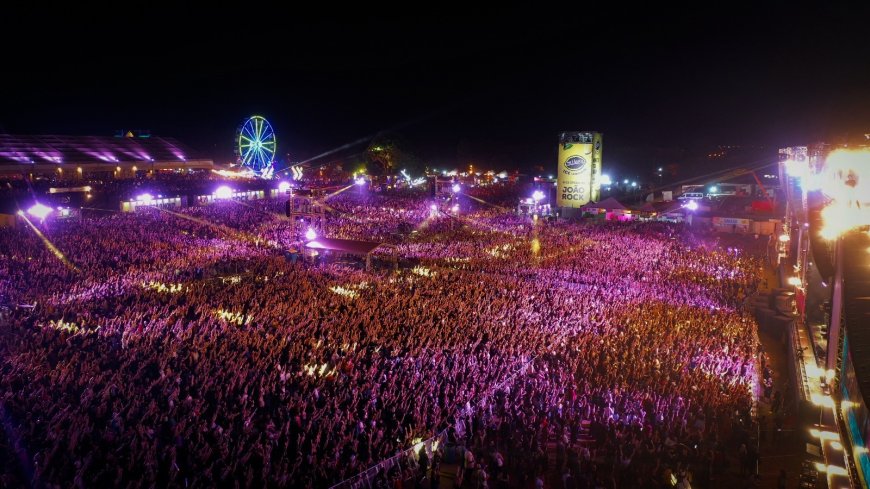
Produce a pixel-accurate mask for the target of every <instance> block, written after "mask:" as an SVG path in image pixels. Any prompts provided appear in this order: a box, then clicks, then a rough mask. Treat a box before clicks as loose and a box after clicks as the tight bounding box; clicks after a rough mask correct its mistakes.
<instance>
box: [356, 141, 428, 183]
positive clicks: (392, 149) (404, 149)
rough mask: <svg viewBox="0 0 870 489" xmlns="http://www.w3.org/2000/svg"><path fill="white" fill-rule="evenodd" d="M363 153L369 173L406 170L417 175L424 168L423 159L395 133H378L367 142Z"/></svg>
mask: <svg viewBox="0 0 870 489" xmlns="http://www.w3.org/2000/svg"><path fill="white" fill-rule="evenodd" d="M365 154H366V160H367V162H368V164H367V165H366V169H367V170H368V172H369V173H371V174H375V175H390V174H394V173H398V172H399V171H400V170H407V171H408V173H409V174H410V175H414V176H419V175H420V174H422V173H423V171H424V170H425V168H424V164H423V161H422V160H421V159H420V158H419V157H417V156H416V155H415V154H414V153H413V152H412V151H411V150H410V148H409V145H408V143H407V142H406V141H405V140H403V139H402V138H401V136H399V135H397V134H393V133H383V134H379V135H378V136H377V137H375V138H374V139H373V140H372V142H371V143H369V146H368V148H366V152H365Z"/></svg>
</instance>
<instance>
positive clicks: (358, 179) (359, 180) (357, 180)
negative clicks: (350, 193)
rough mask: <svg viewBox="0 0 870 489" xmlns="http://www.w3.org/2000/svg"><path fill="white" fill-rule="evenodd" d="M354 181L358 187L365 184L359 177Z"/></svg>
mask: <svg viewBox="0 0 870 489" xmlns="http://www.w3.org/2000/svg"><path fill="white" fill-rule="evenodd" d="M355 181H356V184H357V185H359V186H360V187H362V186H363V185H365V184H366V179H365V178H363V177H359V178H357V179H356V180H355Z"/></svg>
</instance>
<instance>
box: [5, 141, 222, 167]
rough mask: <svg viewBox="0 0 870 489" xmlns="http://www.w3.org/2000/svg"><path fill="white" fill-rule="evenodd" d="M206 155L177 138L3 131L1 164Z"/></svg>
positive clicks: (128, 160)
mask: <svg viewBox="0 0 870 489" xmlns="http://www.w3.org/2000/svg"><path fill="white" fill-rule="evenodd" d="M202 159H205V158H204V157H203V156H202V155H201V154H198V153H196V152H195V151H193V150H191V149H190V148H189V147H187V146H185V145H184V144H182V143H180V142H179V141H178V140H176V139H173V138H167V137H162V136H151V137H111V136H53V135H32V136H19V135H13V134H0V165H10V164H20V165H39V164H52V165H56V164H65V163H70V164H88V163H97V164H106V163H108V164H115V163H144V162H161V163H167V162H172V163H177V164H181V165H183V164H184V163H185V162H187V161H188V160H202Z"/></svg>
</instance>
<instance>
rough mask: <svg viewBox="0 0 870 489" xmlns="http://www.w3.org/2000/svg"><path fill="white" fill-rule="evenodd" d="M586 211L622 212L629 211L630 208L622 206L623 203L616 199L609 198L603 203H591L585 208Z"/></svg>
mask: <svg viewBox="0 0 870 489" xmlns="http://www.w3.org/2000/svg"><path fill="white" fill-rule="evenodd" d="M583 208H584V209H606V210H608V211H620V210H628V207H626V206H624V205H622V203H621V202H619V201H618V200H616V199H614V198H613V197H608V198H606V199H604V200H602V201H601V202H590V203H588V204H586V205H584V206H583Z"/></svg>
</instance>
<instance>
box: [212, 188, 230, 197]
mask: <svg viewBox="0 0 870 489" xmlns="http://www.w3.org/2000/svg"><path fill="white" fill-rule="evenodd" d="M214 197H215V198H216V199H230V198H232V197H233V189H231V188H229V187H227V186H226V185H221V186H220V187H218V188H217V190H215V191H214Z"/></svg>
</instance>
